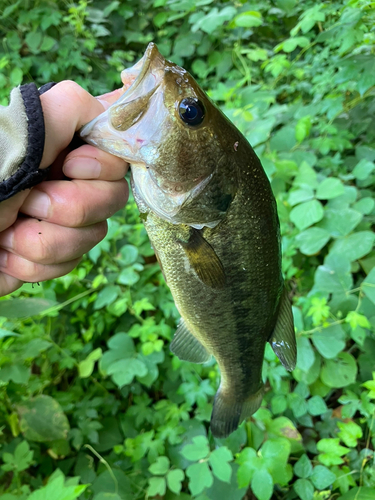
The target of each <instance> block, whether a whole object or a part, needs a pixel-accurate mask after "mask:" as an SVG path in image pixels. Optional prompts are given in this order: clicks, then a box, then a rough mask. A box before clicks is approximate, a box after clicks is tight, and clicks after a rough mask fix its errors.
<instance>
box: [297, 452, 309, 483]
mask: <svg viewBox="0 0 375 500" xmlns="http://www.w3.org/2000/svg"><path fill="white" fill-rule="evenodd" d="M312 469H313V468H312V465H311V462H310V460H309V459H308V457H307V455H302V457H301V458H300V459H299V460H298V461H297V462H296V464H295V465H294V473H295V474H296V475H297V476H298V477H301V478H303V479H305V478H307V477H309V476H310V475H311V472H312Z"/></svg>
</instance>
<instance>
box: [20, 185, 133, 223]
mask: <svg viewBox="0 0 375 500" xmlns="http://www.w3.org/2000/svg"><path fill="white" fill-rule="evenodd" d="M128 196H129V188H128V184H127V182H126V181H125V179H121V180H119V181H116V182H107V181H100V180H97V181H96V180H91V181H86V180H72V181H48V182H42V183H41V184H39V185H38V187H37V188H34V189H33V190H32V191H31V193H30V194H29V196H28V197H27V198H26V200H25V202H24V204H23V205H22V207H21V208H20V212H22V213H24V214H26V215H29V216H31V217H35V218H37V219H42V220H45V221H48V222H52V223H54V224H58V225H60V226H66V227H83V226H89V225H91V224H95V223H97V222H100V221H103V220H104V219H108V218H109V217H111V216H112V215H113V214H114V213H116V212H117V211H118V210H120V209H121V208H122V207H124V205H125V204H126V202H127V200H128Z"/></svg>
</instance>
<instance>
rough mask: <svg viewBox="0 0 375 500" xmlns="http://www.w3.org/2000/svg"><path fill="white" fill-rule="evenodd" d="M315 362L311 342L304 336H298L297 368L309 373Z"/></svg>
mask: <svg viewBox="0 0 375 500" xmlns="http://www.w3.org/2000/svg"><path fill="white" fill-rule="evenodd" d="M314 361H315V353H314V349H313V348H312V346H311V343H310V340H309V339H308V338H307V337H304V336H302V335H301V336H297V367H298V368H299V369H300V370H302V371H304V372H308V371H309V370H310V368H311V367H312V365H313V364H314Z"/></svg>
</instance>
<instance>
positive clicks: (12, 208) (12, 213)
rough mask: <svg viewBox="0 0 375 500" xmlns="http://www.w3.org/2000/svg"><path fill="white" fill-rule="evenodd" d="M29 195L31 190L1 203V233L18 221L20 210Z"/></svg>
mask: <svg viewBox="0 0 375 500" xmlns="http://www.w3.org/2000/svg"><path fill="white" fill-rule="evenodd" d="M29 193H30V190H29V189H27V190H26V191H22V192H21V193H17V194H16V195H15V196H12V198H9V200H5V201H2V202H1V203H0V232H1V231H4V229H6V228H7V227H9V226H11V225H12V224H13V222H14V221H15V220H16V219H17V216H18V209H19V207H20V206H21V205H22V203H23V202H24V200H25V198H26V197H27V195H28V194H29Z"/></svg>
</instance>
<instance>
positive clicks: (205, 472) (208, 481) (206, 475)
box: [186, 462, 214, 496]
mask: <svg viewBox="0 0 375 500" xmlns="http://www.w3.org/2000/svg"><path fill="white" fill-rule="evenodd" d="M186 475H187V476H188V477H189V478H190V481H189V490H190V491H191V493H192V495H194V496H195V495H199V493H202V491H204V490H205V489H206V488H210V487H211V486H212V484H213V482H214V480H213V477H212V472H211V470H210V469H209V467H208V464H207V462H198V463H196V464H193V465H189V467H188V468H187V469H186Z"/></svg>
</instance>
